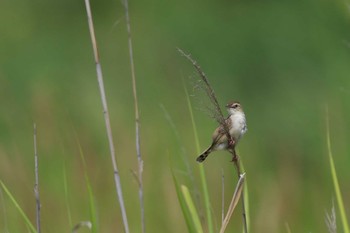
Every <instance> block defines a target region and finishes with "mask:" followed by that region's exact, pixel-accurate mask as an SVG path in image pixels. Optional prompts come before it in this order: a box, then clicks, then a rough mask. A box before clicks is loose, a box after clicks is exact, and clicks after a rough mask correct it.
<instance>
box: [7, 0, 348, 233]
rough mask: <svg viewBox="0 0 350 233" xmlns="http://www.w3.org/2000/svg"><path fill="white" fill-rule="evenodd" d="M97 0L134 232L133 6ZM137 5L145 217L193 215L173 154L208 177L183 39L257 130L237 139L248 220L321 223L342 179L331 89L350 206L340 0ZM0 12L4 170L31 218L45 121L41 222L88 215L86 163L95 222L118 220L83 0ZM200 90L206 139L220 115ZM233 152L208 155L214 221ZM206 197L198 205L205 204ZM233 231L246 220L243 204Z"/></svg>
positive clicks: (276, 224) (261, 226)
mask: <svg viewBox="0 0 350 233" xmlns="http://www.w3.org/2000/svg"><path fill="white" fill-rule="evenodd" d="M91 4H92V6H91V7H92V11H93V16H94V22H95V30H96V34H97V42H98V45H99V51H100V57H101V64H102V69H103V73H104V81H105V88H106V93H107V98H108V104H109V110H110V116H111V123H112V128H113V133H114V141H115V146H116V153H117V161H118V166H119V170H120V175H121V181H122V188H123V193H124V197H125V204H126V208H127V214H128V218H129V224H130V229H131V231H132V232H140V229H141V227H140V226H141V225H140V217H139V216H140V210H139V202H138V193H137V192H138V191H137V190H138V184H137V182H136V181H135V179H134V177H133V175H132V173H131V172H130V169H132V170H137V158H136V155H135V154H136V152H135V133H134V132H135V130H134V111H133V110H134V106H133V96H132V86H131V85H132V84H131V78H130V68H129V58H128V51H127V35H126V26H125V20H124V9H123V7H122V4H121V2H120V1H110V0H107V1H92V2H91ZM129 4H130V16H131V24H132V25H131V26H132V37H133V43H134V58H135V66H136V79H137V90H138V97H139V107H140V116H141V150H142V155H143V160H144V188H145V192H144V195H145V214H146V230H147V232H185V231H186V229H187V228H186V223H185V220H184V218H183V214H182V212H181V208H180V204H179V202H178V199H177V195H176V191H175V187H174V182H173V178H172V174H171V166H173V169H174V172H175V175H176V177H177V180H178V182H179V183H181V184H185V185H186V186H188V187H189V189H190V192H191V194H192V197H193V198H194V199H195V200H196V197H195V196H196V193H198V192H197V191H196V190H197V189H199V188H198V187H200V180H199V170H198V164H197V163H196V162H195V158H196V156H197V153H196V145H195V141H194V135H193V130H192V125H191V118H190V114H189V111H188V106H187V100H186V94H185V90H184V87H183V82H182V79H184V80H185V83H186V85H187V86H188V90H189V92H190V93H191V92H192V88H191V81H190V80H189V79H188V77H189V76H193V75H194V69H193V68H192V67H191V65H190V64H189V62H188V61H187V60H186V59H185V58H184V57H181V56H180V54H179V53H178V52H177V50H176V47H180V48H182V49H183V50H185V51H187V52H190V53H191V54H192V56H193V57H194V59H196V60H197V61H198V62H199V63H200V65H201V67H202V69H203V70H204V71H205V72H206V74H207V76H208V78H209V80H210V81H211V84H212V86H213V88H214V90H215V91H216V94H217V96H218V99H219V101H220V103H221V104H222V106H224V104H225V103H226V102H228V101H229V100H232V99H236V100H240V101H241V103H242V105H243V107H244V110H245V112H246V115H247V120H248V128H249V131H248V133H247V134H246V135H245V137H244V139H243V140H242V141H241V143H240V145H239V154H240V156H241V158H242V160H243V161H244V165H245V170H246V172H247V175H246V179H247V182H248V184H249V200H250V204H249V206H250V220H251V230H252V232H269V233H273V232H286V231H287V230H286V227H285V225H286V223H288V225H289V227H290V229H291V232H327V227H326V225H325V223H324V215H325V210H329V209H330V208H331V205H332V200H333V199H334V198H335V194H334V189H333V184H332V178H331V173H330V168H329V161H328V157H327V145H326V111H325V106H326V104H328V107H329V118H330V136H331V141H332V148H333V156H334V161H335V166H336V169H337V173H338V179H339V182H340V186H341V189H342V194H343V198H344V206H345V211H346V212H347V213H350V207H349V206H350V199H349V196H350V183H349V174H350V173H349V165H350V157H349V149H350V148H349V143H348V142H349V137H350V125H349V118H350V104H349V100H350V27H349V26H350V23H349V20H350V11H349V9H348V7H347V3H346V2H345V1H326V0H321V1H316V0H307V1H300V0H297V1H292V0H285V1H277V0H275V1H274V0H267V1H253V0H248V1H240V0H237V1H222V0H221V1H199V0H191V1H185V0H179V1H161V0H153V1H131V2H130V3H129ZM0 22H1V23H0V35H1V36H0V51H1V54H0V106H1V107H0V179H1V180H2V181H3V182H4V184H5V185H6V186H7V188H8V189H9V190H10V191H11V193H12V194H13V195H14V197H15V198H16V200H17V201H18V203H19V205H20V206H21V207H22V208H23V211H24V212H25V213H26V214H27V215H28V216H29V218H30V219H31V220H32V222H33V223H34V222H35V199H34V194H33V185H34V148H33V129H32V128H33V122H35V123H36V124H37V130H38V152H39V166H40V167H39V176H40V177H39V178H40V195H41V202H42V228H43V232H52V233H55V232H69V229H70V227H71V226H70V221H72V224H75V223H77V222H79V221H81V220H87V219H89V218H90V213H89V208H90V206H89V198H90V197H89V193H88V190H87V188H86V183H85V177H84V176H85V172H87V174H88V176H89V179H90V183H91V188H92V192H93V193H94V198H95V204H96V212H97V213H96V215H97V218H98V219H97V221H98V232H122V229H123V227H122V222H121V216H120V211H119V206H118V202H117V199H116V193H115V187H114V181H113V175H112V172H113V171H112V165H111V162H110V156H109V151H108V144H107V137H106V133H105V126H104V120H103V114H102V106H101V101H100V97H99V92H98V86H97V80H96V71H95V66H94V61H93V54H92V48H91V42H90V38H89V32H88V26H87V17H86V13H85V6H84V2H83V1H68V0H62V1H43V0H35V1H26V0H11V1H10V0H4V1H2V2H1V4H0ZM193 102H194V103H193V105H194V115H195V121H196V124H197V127H198V134H199V139H200V144H201V148H202V149H204V148H205V147H206V146H207V145H208V144H209V143H210V135H211V133H212V131H213V129H214V128H215V127H216V123H215V122H214V121H213V120H211V119H210V118H209V117H208V116H207V115H206V114H205V113H203V112H202V111H200V110H196V102H195V101H193ZM161 105H163V106H164V108H165V109H166V111H167V112H168V114H169V115H170V116H171V118H172V121H173V123H174V125H175V128H176V133H174V130H173V129H172V127H171V126H170V125H169V122H168V121H167V120H166V116H165V114H164V111H163V110H162V108H161V107H160V106H161ZM176 134H177V135H178V136H176ZM76 138H78V139H79V141H80V143H81V148H82V150H83V153H84V157H85V162H86V169H85V168H84V166H83V163H82V160H81V157H80V152H79V144H78V142H77V140H76ZM169 157H170V158H169ZM169 159H170V161H171V163H170V162H169ZM229 160H230V157H229V154H228V153H225V152H217V153H215V154H213V155H212V156H210V157H209V158H208V160H207V161H206V163H205V164H204V166H205V170H206V175H207V180H208V187H209V192H210V198H211V203H212V211H213V216H214V218H215V228H216V229H218V228H219V226H220V221H221V191H220V190H221V171H222V169H224V172H225V177H226V179H225V191H226V206H228V204H229V201H230V200H229V197H231V195H232V193H233V191H234V184H235V183H236V175H235V171H234V169H233V166H232V164H231V163H229ZM186 161H188V162H186ZM189 168H190V170H191V171H192V172H193V175H194V177H193V180H194V183H193V182H192V181H191V179H192V178H191V175H189ZM65 175H66V177H67V189H68V191H67V192H68V193H67V196H68V205H69V208H70V214H71V217H72V219H71V220H70V219H69V217H68V210H67V203H66V197H65V184H64V182H65V178H64V176H65ZM2 196H3V198H1V199H0V209H1V211H0V231H2V232H5V231H6V230H8V231H9V232H24V231H26V230H27V227H26V225H25V223H24V221H23V219H22V218H21V216H20V214H19V213H18V211H17V209H16V208H14V206H13V205H12V203H11V201H10V200H9V198H8V197H7V196H6V195H5V194H4V193H3V195H2ZM199 197H200V199H199V201H198V199H197V205H198V206H197V207H198V209H199V210H200V209H202V210H203V204H202V203H203V196H202V195H201V194H199ZM238 210H240V208H238ZM204 216H205V214H204V213H203V214H202V215H201V216H200V217H201V218H204ZM338 227H339V229H341V225H340V224H339V223H338ZM204 229H206V228H205V227H204ZM229 230H230V231H231V232H232V231H235V232H237V231H240V230H241V216H240V214H239V212H236V213H234V215H233V219H232V221H231V223H230V225H229ZM81 232H84V231H83V230H82V231H81ZM340 232H341V231H340Z"/></svg>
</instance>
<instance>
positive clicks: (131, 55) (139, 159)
mask: <svg viewBox="0 0 350 233" xmlns="http://www.w3.org/2000/svg"><path fill="white" fill-rule="evenodd" d="M123 3H124V8H125V18H126V28H127V31H128V48H129V58H130V69H131V79H132V91H133V95H134V105H135V131H136V155H137V162H138V167H139V172H138V180H139V182H138V183H139V199H140V208H141V226H142V232H143V233H145V231H146V227H145V208H144V204H143V182H142V172H143V160H142V157H141V147H140V116H139V107H138V99H137V89H136V77H135V65H134V53H133V49H132V39H131V24H130V17H129V2H128V0H124V1H123Z"/></svg>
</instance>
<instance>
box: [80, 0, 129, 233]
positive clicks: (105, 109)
mask: <svg viewBox="0 0 350 233" xmlns="http://www.w3.org/2000/svg"><path fill="white" fill-rule="evenodd" d="M85 6H86V12H87V17H88V24H89V31H90V37H91V42H92V48H93V51H94V59H95V64H96V72H97V81H98V84H99V90H100V95H101V101H102V107H103V115H104V120H105V125H106V131H107V137H108V143H109V150H110V155H111V160H112V165H113V171H114V181H115V186H116V192H117V196H118V201H119V205H120V209H121V213H122V219H123V225H124V230H125V232H126V233H129V224H128V219H127V215H126V210H125V205H124V198H123V192H122V186H121V182H120V175H119V171H118V166H117V161H116V156H115V148H114V144H113V137H112V128H111V123H110V119H109V113H108V106H107V98H106V94H105V89H104V84H103V75H102V68H101V64H100V60H99V54H98V49H97V43H96V36H95V30H94V25H93V21H92V14H91V7H90V1H89V0H85Z"/></svg>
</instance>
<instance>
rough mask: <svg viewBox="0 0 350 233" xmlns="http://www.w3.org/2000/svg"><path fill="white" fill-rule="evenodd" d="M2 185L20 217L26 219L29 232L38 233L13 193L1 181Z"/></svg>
mask: <svg viewBox="0 0 350 233" xmlns="http://www.w3.org/2000/svg"><path fill="white" fill-rule="evenodd" d="M0 185H1V187H2V189H3V190H4V192H5V193H6V195H7V196H8V197H9V198H10V200H11V202H12V203H13V204H14V206H15V207H16V209H17V210H18V212H19V213H20V215H21V216H22V218H23V219H24V221H25V223H26V224H27V226H28V228H29V230H30V231H31V232H33V233H37V231H36V229H35V227H34V226H33V224H32V223H31V222H30V220H29V218H28V216H27V215H26V214H25V213H24V211H23V210H22V208H21V207H20V206H19V204H18V202H17V201H16V199H15V198H14V196H13V195H12V194H11V192H10V191H9V190H8V189H7V187H6V186H5V184H4V183H3V182H2V181H1V180H0Z"/></svg>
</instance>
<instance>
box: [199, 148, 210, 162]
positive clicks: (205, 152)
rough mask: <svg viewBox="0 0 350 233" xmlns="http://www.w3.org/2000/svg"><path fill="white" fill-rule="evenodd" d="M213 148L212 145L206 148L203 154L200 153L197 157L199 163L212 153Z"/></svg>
mask: <svg viewBox="0 0 350 233" xmlns="http://www.w3.org/2000/svg"><path fill="white" fill-rule="evenodd" d="M211 150H212V146H210V147H209V148H208V149H206V150H205V151H204V152H203V153H202V154H200V155H199V156H198V157H197V159H196V161H197V162H198V163H202V162H203V161H204V160H205V159H206V158H207V157H208V155H209V154H210V152H211Z"/></svg>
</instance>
